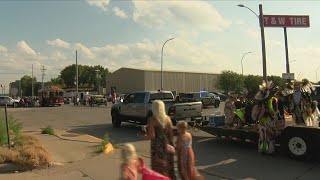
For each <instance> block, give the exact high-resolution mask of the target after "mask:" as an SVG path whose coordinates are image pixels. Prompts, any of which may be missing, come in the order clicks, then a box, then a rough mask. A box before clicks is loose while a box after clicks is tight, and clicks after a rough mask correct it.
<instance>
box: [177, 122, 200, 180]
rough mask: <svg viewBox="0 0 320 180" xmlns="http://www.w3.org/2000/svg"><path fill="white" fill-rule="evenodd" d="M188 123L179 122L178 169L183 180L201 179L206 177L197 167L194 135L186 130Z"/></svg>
mask: <svg viewBox="0 0 320 180" xmlns="http://www.w3.org/2000/svg"><path fill="white" fill-rule="evenodd" d="M187 127H188V123H187V122H186V121H180V122H179V123H178V124H177V129H178V132H179V136H178V141H177V147H176V152H177V156H178V171H179V176H180V178H181V180H198V179H199V180H200V179H204V177H203V176H201V175H200V174H199V172H198V170H197V168H196V167H195V162H194V153H193V150H192V136H191V134H190V133H188V132H186V129H187Z"/></svg>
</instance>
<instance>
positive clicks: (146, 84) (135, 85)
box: [106, 68, 219, 93]
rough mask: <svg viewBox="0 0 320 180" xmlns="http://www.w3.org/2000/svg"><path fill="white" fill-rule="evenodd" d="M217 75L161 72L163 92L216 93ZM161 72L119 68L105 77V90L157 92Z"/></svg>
mask: <svg viewBox="0 0 320 180" xmlns="http://www.w3.org/2000/svg"><path fill="white" fill-rule="evenodd" d="M218 76H219V74H210V73H197V72H178V71H163V90H168V91H176V92H178V93H182V92H197V91H200V90H207V91H216V90H218V88H217V80H218ZM160 86H161V71H159V70H146V69H132V68H120V69H118V70H117V71H115V72H113V73H111V74H110V75H108V76H107V77H106V88H107V91H110V89H111V88H112V87H115V89H116V90H117V92H119V93H131V92H134V91H151V90H159V89H160Z"/></svg>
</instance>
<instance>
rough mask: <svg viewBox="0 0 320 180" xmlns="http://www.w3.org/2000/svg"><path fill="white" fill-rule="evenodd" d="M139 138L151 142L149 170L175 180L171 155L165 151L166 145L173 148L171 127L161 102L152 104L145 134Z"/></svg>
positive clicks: (157, 101)
mask: <svg viewBox="0 0 320 180" xmlns="http://www.w3.org/2000/svg"><path fill="white" fill-rule="evenodd" d="M141 136H142V137H143V138H144V139H148V140H151V169H152V170H154V171H156V172H158V173H160V174H162V175H164V176H167V177H169V178H171V179H172V180H175V179H176V176H175V173H174V160H173V154H171V153H169V152H168V151H167V144H170V145H171V146H173V126H172V122H171V119H170V117H169V116H167V114H166V110H165V106H164V103H163V102H162V101H160V100H156V101H154V102H153V103H152V116H151V117H150V118H149V119H148V124H147V133H146V134H144V135H141Z"/></svg>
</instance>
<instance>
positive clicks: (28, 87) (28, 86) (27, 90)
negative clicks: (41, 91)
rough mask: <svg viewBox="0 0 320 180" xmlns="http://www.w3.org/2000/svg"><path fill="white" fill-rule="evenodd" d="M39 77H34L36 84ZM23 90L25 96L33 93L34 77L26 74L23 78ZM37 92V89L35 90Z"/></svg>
mask: <svg viewBox="0 0 320 180" xmlns="http://www.w3.org/2000/svg"><path fill="white" fill-rule="evenodd" d="M36 82H37V79H36V78H35V77H34V78H33V83H34V84H35V83H36ZM21 90H22V95H23V96H31V95H32V77H31V76H28V75H25V76H23V77H22V78H21ZM33 92H34V94H36V92H35V91H33Z"/></svg>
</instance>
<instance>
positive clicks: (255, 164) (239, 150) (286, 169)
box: [9, 104, 320, 180]
mask: <svg viewBox="0 0 320 180" xmlns="http://www.w3.org/2000/svg"><path fill="white" fill-rule="evenodd" d="M222 107H223V104H221V106H220V109H222ZM216 110H217V109H214V108H209V109H205V110H204V114H206V115H208V114H212V113H213V112H214V111H216ZM9 115H13V116H14V117H15V118H16V119H18V121H20V122H22V123H23V124H24V128H25V129H40V128H44V127H46V126H48V125H50V126H52V127H53V128H55V129H66V130H68V132H76V133H85V134H89V135H92V136H95V137H98V138H101V137H103V135H104V134H105V133H108V134H109V136H110V137H111V140H112V142H113V143H114V144H121V143H127V142H130V143H133V144H134V145H135V147H136V148H137V151H138V153H139V154H140V155H142V156H146V157H149V156H150V155H149V154H150V153H149V152H150V151H149V149H150V143H149V141H144V140H142V139H140V138H138V137H137V136H136V134H137V133H138V132H139V130H140V128H138V127H135V126H134V125H132V124H126V123H124V124H123V125H122V127H121V128H113V127H112V125H111V116H110V106H108V107H106V106H100V107H93V108H92V107H89V106H86V107H84V106H73V105H64V106H62V107H45V108H16V109H12V108H10V109H9ZM191 132H192V131H191ZM192 134H193V149H194V152H195V157H196V164H197V166H198V168H199V169H200V171H201V172H202V174H204V175H205V176H206V177H207V179H246V180H249V179H250V180H251V179H259V180H260V179H266V180H269V179H274V180H278V179H279V180H296V179H299V180H300V179H306V180H313V179H315V180H318V179H320V167H319V163H317V162H303V161H297V160H293V159H290V158H289V157H287V156H285V155H280V154H276V155H274V156H265V155H260V154H259V153H258V152H257V148H256V145H252V144H246V143H238V142H230V141H223V140H217V139H215V137H214V136H212V135H209V134H207V133H205V132H202V131H199V132H192Z"/></svg>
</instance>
